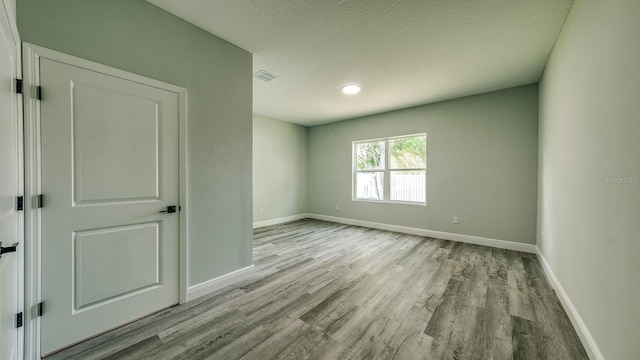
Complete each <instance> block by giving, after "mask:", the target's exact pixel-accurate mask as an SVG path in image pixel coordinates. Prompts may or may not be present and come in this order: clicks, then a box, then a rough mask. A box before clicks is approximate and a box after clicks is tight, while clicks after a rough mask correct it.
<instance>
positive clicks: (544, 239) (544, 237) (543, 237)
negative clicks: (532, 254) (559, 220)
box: [542, 231, 547, 244]
mask: <svg viewBox="0 0 640 360" xmlns="http://www.w3.org/2000/svg"><path fill="white" fill-rule="evenodd" d="M546 241H547V237H546V236H544V231H543V232H542V243H543V244H544V243H545V242H546Z"/></svg>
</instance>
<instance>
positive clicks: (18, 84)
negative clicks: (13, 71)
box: [16, 79, 22, 94]
mask: <svg viewBox="0 0 640 360" xmlns="http://www.w3.org/2000/svg"><path fill="white" fill-rule="evenodd" d="M16 93H17V94H22V79H16Z"/></svg>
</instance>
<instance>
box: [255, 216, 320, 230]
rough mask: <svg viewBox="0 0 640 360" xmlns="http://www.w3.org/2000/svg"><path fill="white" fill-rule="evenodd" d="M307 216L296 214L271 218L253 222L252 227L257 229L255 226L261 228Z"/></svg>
mask: <svg viewBox="0 0 640 360" xmlns="http://www.w3.org/2000/svg"><path fill="white" fill-rule="evenodd" d="M309 217H310V215H309V214H297V215H291V216H285V217H281V218H276V219H271V220H264V221H257V222H254V223H253V228H254V229H257V228H261V227H264V226H269V225H278V224H282V223H286V222H289V221H296V220H302V219H307V218H309Z"/></svg>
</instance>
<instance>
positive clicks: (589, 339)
mask: <svg viewBox="0 0 640 360" xmlns="http://www.w3.org/2000/svg"><path fill="white" fill-rule="evenodd" d="M536 249H537V251H536V252H537V254H538V259H540V263H541V264H542V268H543V269H544V273H545V275H546V276H547V280H548V281H549V283H550V284H551V286H553V289H554V290H555V291H556V295H557V296H558V299H560V303H562V307H564V310H565V311H566V313H567V315H568V316H569V320H571V324H572V325H573V328H574V329H576V332H577V333H578V337H580V340H581V341H582V344H583V345H584V349H585V350H586V351H587V355H589V359H591V360H604V356H602V353H601V352H600V348H599V347H598V345H597V344H596V342H595V340H594V339H593V336H591V332H590V331H589V329H588V328H587V325H585V323H584V321H582V318H581V317H580V314H578V311H577V310H576V308H575V306H573V303H572V302H571V300H570V299H569V296H568V295H567V293H566V292H565V291H564V288H563V287H562V285H561V284H560V281H558V278H557V277H556V275H555V274H554V273H553V270H551V266H550V265H549V263H548V262H547V259H545V257H544V255H542V252H541V251H540V249H539V248H538V247H536Z"/></svg>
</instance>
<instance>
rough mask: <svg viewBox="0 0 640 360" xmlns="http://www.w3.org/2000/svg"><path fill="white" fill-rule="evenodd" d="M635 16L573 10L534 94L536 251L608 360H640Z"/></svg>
mask: <svg viewBox="0 0 640 360" xmlns="http://www.w3.org/2000/svg"><path fill="white" fill-rule="evenodd" d="M638 14H640V2H638V1H625V0H616V1H599V0H579V1H576V2H575V3H574V5H573V9H572V10H571V12H570V14H569V17H568V18H567V21H566V23H565V26H564V29H563V30H562V32H561V34H560V36H559V38H558V41H557V43H556V45H555V48H554V50H553V52H552V54H551V57H550V59H549V62H548V64H547V67H546V69H545V72H544V75H543V79H542V82H541V85H540V134H539V137H540V145H539V150H540V153H539V159H540V168H539V177H540V179H539V191H538V193H539V205H538V209H539V215H538V235H537V244H538V246H539V248H540V249H541V252H542V254H543V256H544V257H545V258H546V259H547V261H548V263H549V264H550V266H551V268H552V270H553V272H554V274H555V275H556V277H557V278H558V281H559V282H560V284H561V286H562V287H563V288H564V290H565V292H566V294H567V296H568V298H569V299H570V301H571V302H572V303H573V305H574V307H575V309H576V311H577V313H578V315H579V317H581V319H582V321H584V324H585V325H586V327H587V329H588V331H589V332H590V333H591V336H592V337H593V339H594V340H595V344H596V346H597V347H599V349H600V351H601V353H602V355H603V356H604V358H606V359H635V358H638V355H639V354H640V342H638V341H637V334H639V333H640V305H638V299H640V281H638V272H639V271H640V260H639V257H638V254H640V238H639V235H638V234H640V160H639V159H640V141H639V136H640V118H639V116H640V101H638V100H639V99H640V46H638V34H640V21H638Z"/></svg>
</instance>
